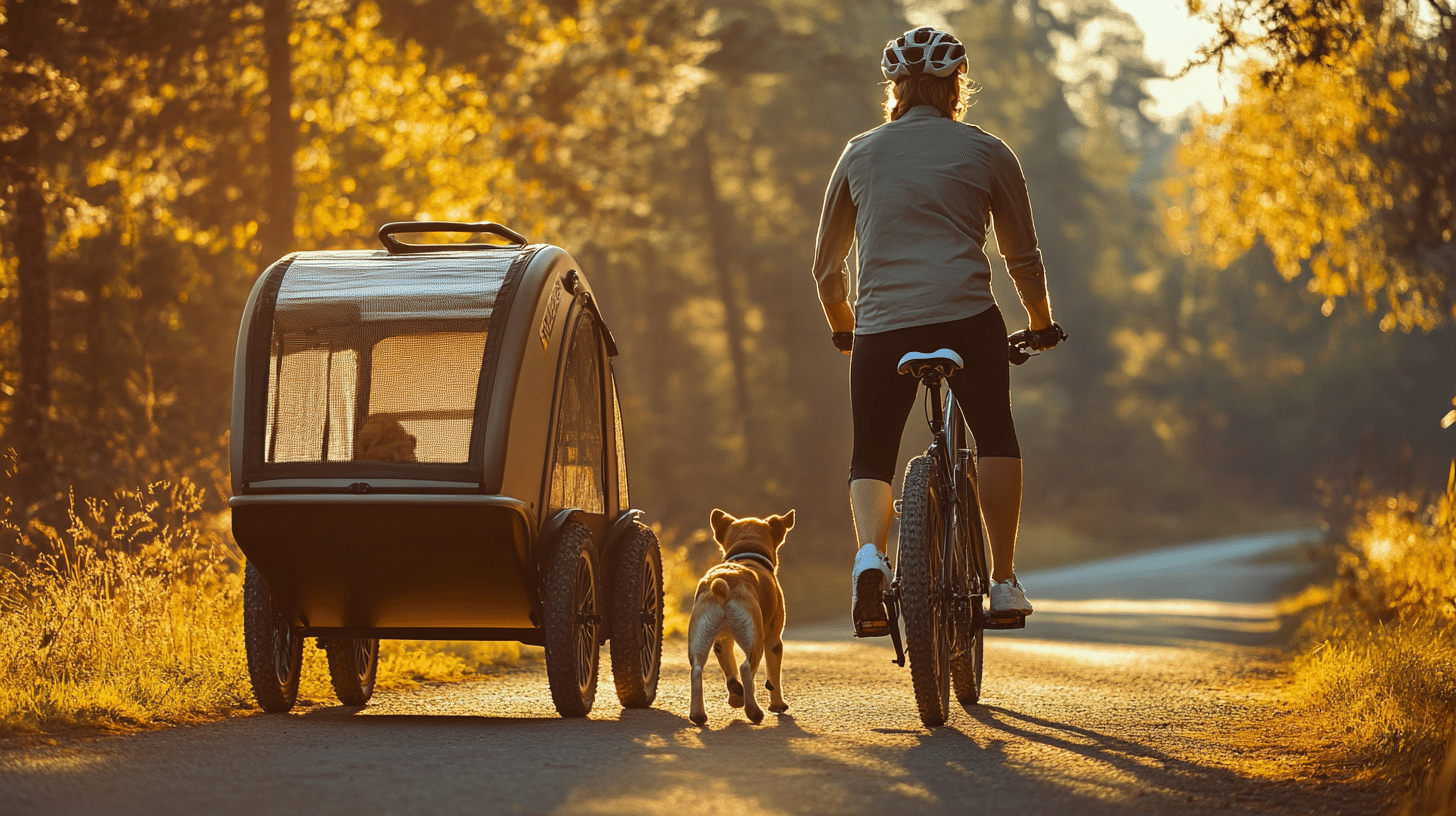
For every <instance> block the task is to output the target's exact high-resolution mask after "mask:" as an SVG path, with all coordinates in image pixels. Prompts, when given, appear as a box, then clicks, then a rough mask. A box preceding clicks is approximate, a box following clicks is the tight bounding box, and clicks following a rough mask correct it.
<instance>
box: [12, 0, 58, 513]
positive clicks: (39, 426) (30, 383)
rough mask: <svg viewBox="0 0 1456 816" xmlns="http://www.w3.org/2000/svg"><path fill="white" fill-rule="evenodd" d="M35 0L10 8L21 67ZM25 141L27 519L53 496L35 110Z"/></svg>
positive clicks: (22, 439) (18, 223)
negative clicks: (37, 506)
mask: <svg viewBox="0 0 1456 816" xmlns="http://www.w3.org/2000/svg"><path fill="white" fill-rule="evenodd" d="M39 5H40V3H39V2H38V1H37V0H26V1H25V2H17V3H14V4H13V5H12V6H11V10H10V13H11V20H10V23H11V25H12V26H13V27H14V28H13V29H12V30H13V31H14V32H15V35H14V38H13V40H12V44H13V46H14V47H15V49H16V51H17V52H18V53H16V55H15V56H16V58H17V60H18V61H19V62H21V63H26V62H29V61H30V60H32V59H34V58H35V57H36V56H37V54H36V48H35V46H36V44H37V43H38V42H40V41H42V39H43V38H42V36H41V31H40V26H41V24H42V19H43V16H42V15H43V12H42V10H41V9H40V8H38V6H39ZM21 115H22V117H23V122H24V125H25V128H26V131H25V135H23V136H21V137H20V138H19V139H18V140H17V141H16V142H15V148H14V153H12V154H11V155H12V158H13V160H14V166H15V167H16V171H17V172H16V184H15V222H14V225H15V233H14V236H15V237H14V251H15V261H16V270H15V271H16V278H17V282H18V289H19V291H18V293H17V294H18V298H17V300H18V305H19V310H20V321H19V322H20V339H19V347H20V348H19V353H20V388H19V390H18V391H17V392H16V395H15V414H14V417H15V425H14V429H13V431H14V432H13V434H12V435H11V438H12V439H14V440H15V452H16V456H17V459H18V460H19V461H18V462H17V464H18V465H19V468H18V472H17V474H16V477H17V478H16V490H15V499H16V500H17V501H16V504H17V509H19V510H20V511H21V512H22V513H23V514H24V515H25V516H26V517H29V516H30V515H32V513H33V511H34V509H36V505H38V504H44V503H45V502H46V501H48V500H50V499H53V498H54V497H55V496H56V494H57V486H56V473H55V454H54V451H52V450H51V435H50V412H51V367H52V365H53V361H52V355H51V284H50V259H49V256H48V251H47V241H46V202H45V189H44V187H43V185H44V183H45V180H44V178H43V177H42V174H41V172H40V164H41V134H42V132H43V131H44V130H45V129H46V118H45V114H44V113H43V112H41V111H40V110H39V109H37V108H36V107H32V108H31V109H30V110H27V111H25V112H24V113H22V114H21Z"/></svg>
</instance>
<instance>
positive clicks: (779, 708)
mask: <svg viewBox="0 0 1456 816" xmlns="http://www.w3.org/2000/svg"><path fill="white" fill-rule="evenodd" d="M768 710H769V711H772V712H773V713H775V714H782V713H784V712H785V711H788V710H789V704H788V703H773V704H772V705H770V706H769V707H768Z"/></svg>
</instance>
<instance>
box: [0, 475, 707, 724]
mask: <svg viewBox="0 0 1456 816" xmlns="http://www.w3.org/2000/svg"><path fill="white" fill-rule="evenodd" d="M0 501H4V504H3V505H0V528H3V530H4V532H7V533H9V534H10V535H13V536H19V535H21V534H22V531H21V530H20V529H19V528H18V526H17V524H16V521H15V518H14V513H13V509H12V508H11V507H10V506H9V502H8V500H0ZM221 521H222V520H221V519H218V518H215V517H209V516H208V515H207V514H206V513H205V512H204V509H203V492H202V490H201V489H200V488H199V487H197V486H196V485H194V484H192V483H190V482H187V481H185V480H184V481H180V482H159V483H156V484H152V485H148V486H146V487H142V488H139V489H137V490H134V491H122V492H120V493H118V494H116V496H114V497H112V498H111V499H105V500H103V499H95V498H86V499H76V498H75V497H73V498H72V501H71V511H70V521H69V526H68V527H67V529H65V530H57V529H49V528H34V527H33V528H32V529H31V530H29V531H26V532H29V533H30V534H31V538H32V540H35V539H37V538H38V539H40V541H41V547H40V552H39V554H38V555H36V556H35V557H34V558H32V559H27V560H20V559H14V560H12V561H11V562H10V563H7V564H0V737H5V736H14V735H23V734H45V733H52V732H57V731H62V730H66V729H72V728H83V729H100V730H112V731H128V730H134V729H137V728H144V727H148V726H151V725H155V724H159V723H178V722H196V721H201V720H208V719H215V718H217V717H221V716H227V715H228V714H230V713H233V712H237V711H240V710H244V711H245V710H255V709H256V707H255V704H254V701H253V695H252V690H251V688H250V687H249V684H248V676H247V661H246V657H245V655H244V652H243V637H242V631H243V629H242V626H243V621H242V569H241V566H242V558H241V556H240V554H239V553H237V552H236V551H235V550H233V549H232V548H231V547H230V546H229V544H228V540H229V539H228V536H227V533H226V529H225V527H224V526H223V525H222V523H221ZM687 553H688V546H687V545H686V544H674V543H673V542H671V541H665V542H664V547H663V566H664V579H665V584H666V586H665V591H666V596H667V600H668V603H667V604H666V607H667V608H666V626H665V629H666V632H665V634H667V635H669V636H671V635H674V634H678V633H681V632H683V631H686V628H687V617H688V610H689V608H690V606H691V602H692V589H693V586H694V585H695V584H696V581H697V576H696V574H694V572H693V569H692V565H691V563H690V562H689V558H688V555H687ZM313 646H314V642H313V639H309V640H308V641H307V642H306V644H305V649H304V670H303V674H302V677H301V679H300V685H299V701H300V703H301V704H303V705H332V704H335V698H334V693H333V690H332V686H331V685H330V683H329V678H328V664H327V660H326V659H325V657H324V654H323V652H322V651H321V650H319V649H316V648H313ZM541 659H542V650H541V649H540V648H538V647H533V646H522V645H521V644H519V643H514V642H510V643H493V642H447V641H384V642H383V643H381V644H380V661H379V672H378V676H377V680H376V684H375V688H376V689H378V690H388V689H406V688H415V687H418V686H420V685H423V684H427V683H448V682H459V681H463V680H469V679H473V678H479V677H482V676H488V675H489V674H491V673H492V672H494V671H498V670H500V669H501V668H502V667H507V666H513V665H517V664H519V663H521V662H523V661H536V660H541Z"/></svg>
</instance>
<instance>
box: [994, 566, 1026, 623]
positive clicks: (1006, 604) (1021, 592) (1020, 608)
mask: <svg viewBox="0 0 1456 816" xmlns="http://www.w3.org/2000/svg"><path fill="white" fill-rule="evenodd" d="M990 614H991V617H993V618H995V617H1005V616H1009V615H1023V616H1025V615H1030V614H1031V601H1028V600H1027V599H1026V590H1025V589H1022V587H1021V582H1020V581H1018V580H1016V578H1015V577H1014V576H1013V577H1012V578H1011V580H1010V581H997V582H995V583H993V584H991V612H990Z"/></svg>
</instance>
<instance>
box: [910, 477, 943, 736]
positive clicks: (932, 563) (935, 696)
mask: <svg viewBox="0 0 1456 816" xmlns="http://www.w3.org/2000/svg"><path fill="white" fill-rule="evenodd" d="M937 481H938V479H937V477H936V473H935V460H934V459H933V458H931V457H930V455H929V454H926V455H923V456H917V457H915V458H914V459H912V460H910V465H909V467H908V468H906V470H905V487H904V489H903V491H902V492H901V496H900V498H901V504H900V552H899V557H900V608H901V609H902V610H903V611H904V614H905V651H906V652H907V653H908V654H909V657H910V681H911V684H912V685H914V687H915V705H916V707H917V708H919V709H920V721H921V722H923V723H925V724H926V725H928V726H931V727H935V726H938V725H944V724H945V721H946V719H947V717H948V716H949V715H950V674H951V672H950V646H951V632H950V631H949V628H950V627H948V626H946V623H947V622H948V614H947V613H948V611H949V610H947V609H945V598H944V593H943V591H942V590H943V583H944V582H943V581H942V577H941V540H942V538H943V535H944V529H943V528H944V522H943V520H942V514H941V500H940V497H939V496H938V495H937V490H938V489H939V486H938V485H937Z"/></svg>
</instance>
